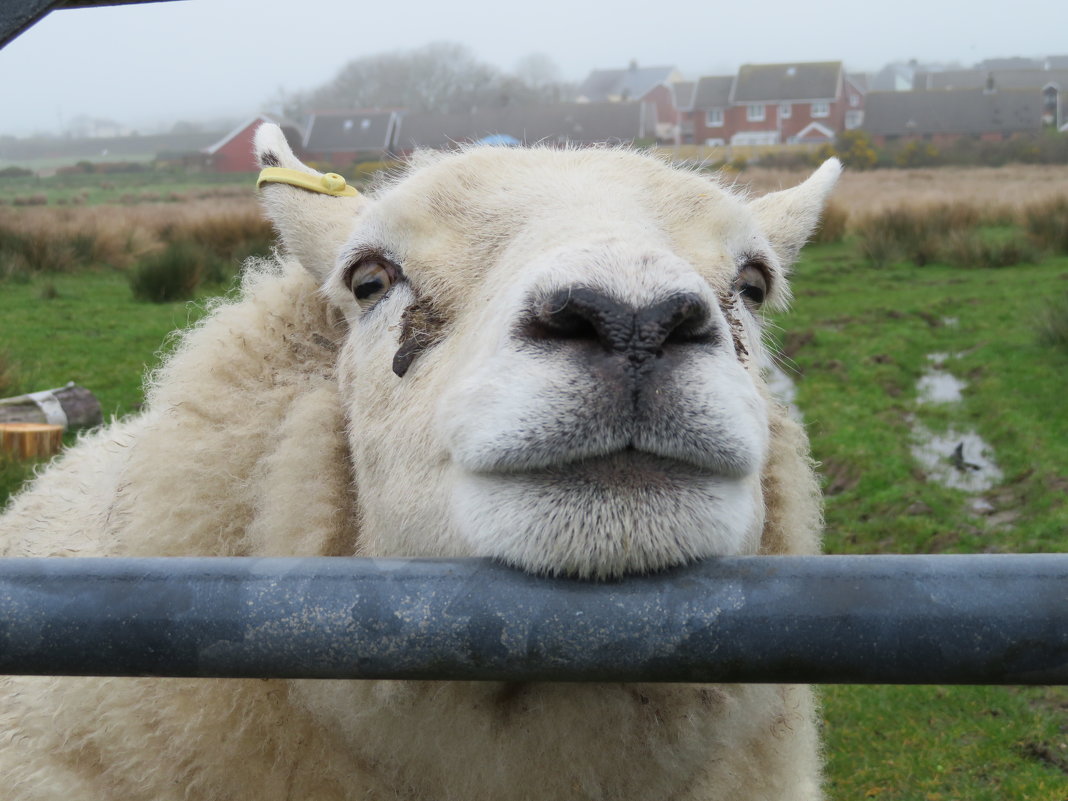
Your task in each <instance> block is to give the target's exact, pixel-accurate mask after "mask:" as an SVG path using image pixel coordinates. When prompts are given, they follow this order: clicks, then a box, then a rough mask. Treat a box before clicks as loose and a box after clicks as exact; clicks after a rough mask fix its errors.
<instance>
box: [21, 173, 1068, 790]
mask: <svg viewBox="0 0 1068 801" xmlns="http://www.w3.org/2000/svg"><path fill="white" fill-rule="evenodd" d="M798 178H799V175H798V174H796V173H793V174H785V173H770V172H761V171H756V170H746V171H745V172H744V173H742V174H741V176H740V178H739V180H740V182H752V183H753V185H754V186H755V187H758V188H759V189H760V191H763V189H766V188H769V187H777V186H778V185H780V184H781V185H788V184H792V183H796V181H797V180H798ZM1058 183H1059V184H1060V186H1058ZM235 185H237V184H235ZM0 187H2V185H0ZM1063 187H1068V168H1048V167H1043V168H1034V169H1031V168H1016V167H1009V168H1000V169H977V170H953V169H941V170H930V171H902V172H897V171H884V172H878V173H855V174H847V175H846V176H845V178H844V179H843V186H842V191H841V192H840V193H839V194H838V195H837V199H836V203H837V204H839V207H840V208H842V209H844V210H846V211H847V212H848V213H849V214H850V215H864V214H868V213H873V212H876V211H878V210H880V209H882V208H885V207H887V206H892V205H896V204H899V203H916V202H919V200H920V199H924V200H927V199H932V198H938V199H941V200H950V201H956V202H967V203H969V204H975V203H978V204H979V205H987V204H989V205H996V204H1002V203H1007V202H1008V203H1016V202H1021V201H1023V200H1024V199H1027V200H1031V199H1034V196H1035V194H1036V193H1038V194H1042V193H1049V194H1060V193H1062V192H1063V191H1064V189H1063ZM126 188H127V189H129V186H127V187H126ZM2 191H4V190H3V189H2V188H0V192H2ZM230 212H233V213H237V214H240V215H252V214H254V213H255V206H254V201H253V200H252V198H251V195H250V196H248V197H247V198H245V199H242V198H240V197H237V196H235V197H233V198H227V197H224V198H214V199H202V200H196V201H188V202H173V203H169V204H165V203H155V202H145V203H141V204H138V205H133V206H128V207H120V206H115V205H101V206H96V207H94V208H73V207H70V206H68V207H66V208H58V207H52V206H44V207H38V208H13V207H10V206H6V207H0V226H2V225H3V223H4V221H5V220H6V221H7V222H8V223H11V222H12V221H18V222H19V224H20V225H25V226H29V227H30V228H33V229H34V230H37V231H44V230H56V231H62V230H75V231H76V230H78V229H79V227H84V226H91V227H93V228H94V229H99V230H103V229H104V228H105V227H106V226H108V225H112V226H119V227H118V228H116V229H115V230H114V231H113V232H112V234H111V237H113V238H114V240H115V241H116V242H120V243H121V242H122V241H123V239H122V237H123V234H122V233H121V232H122V231H124V230H126V229H125V228H123V227H122V226H124V225H126V226H133V227H134V228H136V229H137V230H140V231H142V233H141V234H137V235H136V236H138V237H145V238H146V240H145V241H146V242H147V244H146V245H145V248H147V250H145V249H144V248H143V249H142V250H141V251H139V250H138V249H137V248H134V249H133V250H129V249H123V248H124V247H125V246H124V245H116V248H118V249H117V250H116V252H117V253H124V254H126V255H125V256H123V259H124V260H125V261H124V265H125V266H124V269H126V270H129V269H132V266H133V265H134V264H136V262H137V259H138V258H139V256H138V253H140V252H147V251H148V250H151V247H153V246H158V243H157V244H156V245H152V243H151V242H150V241H149V240H151V238H152V237H153V236H159V231H161V230H163V229H162V228H161V226H165V225H166V223H167V221H168V220H171V219H179V220H180V219H186V220H187V221H190V222H196V221H198V220H207V219H211V218H212V217H220V216H224V215H225V214H226V213H230ZM107 264H108V263H107V262H103V263H101V264H98V265H97V266H96V267H93V268H91V269H81V270H73V271H69V272H60V273H52V274H41V273H28V272H25V271H24V272H19V273H17V274H15V277H13V278H9V279H7V280H4V279H3V278H2V277H0V298H2V299H0V308H2V309H3V313H2V314H0V376H2V375H3V373H4V358H5V357H6V359H7V362H8V363H9V364H10V365H11V373H12V374H13V375H14V376H15V379H14V382H13V383H11V384H9V386H8V389H9V390H11V391H16V390H17V391H23V390H31V389H41V388H44V387H46V386H56V385H59V384H61V383H63V382H65V381H67V380H71V379H73V380H77V381H78V382H79V383H81V384H83V385H85V386H87V387H89V388H90V389H93V390H94V391H95V392H97V394H98V395H99V396H100V397H101V400H102V402H103V404H104V407H105V409H106V411H107V412H108V413H109V414H124V413H128V412H130V411H133V410H134V409H136V408H137V405H138V404H139V403H140V401H141V391H140V378H139V377H140V374H141V373H142V371H143V370H144V368H145V367H146V366H149V367H150V366H152V365H153V364H155V363H156V361H157V358H158V356H157V354H158V352H159V349H160V347H161V345H162V344H163V342H164V341H165V337H166V332H167V331H169V330H170V329H171V328H173V327H175V326H181V325H185V324H186V323H187V322H189V321H190V320H192V319H195V318H196V317H197V316H198V315H199V314H200V313H201V311H200V307H199V306H197V305H192V306H189V305H186V304H180V303H178V304H164V305H158V306H157V305H152V304H143V303H136V302H134V301H133V300H132V298H131V296H130V293H129V289H128V287H127V286H126V278H125V274H124V272H123V271H122V270H120V269H116V267H115V266H114V265H113V266H107ZM3 274H4V272H3V265H2V264H0V276H3ZM793 285H794V289H795V295H796V299H795V302H794V304H793V309H792V310H791V311H790V312H789V313H787V314H782V315H778V316H777V317H776V318H775V319H774V320H772V321H771V326H770V332H771V338H772V339H773V340H774V341H775V342H776V343H777V344H778V345H779V346H780V348H781V350H782V352H783V357H782V364H783V367H784V369H785V371H786V372H787V373H788V374H789V375H791V376H792V378H793V380H794V382H795V384H796V387H797V404H798V406H799V407H800V409H801V411H802V413H803V414H804V417H805V420H806V424H807V428H808V430H809V432H810V436H811V439H812V445H813V452H814V455H815V458H816V459H817V460H819V462H820V463H821V471H822V474H823V480H824V488H825V492H826V494H827V536H826V547H827V550H828V551H829V552H834V553H940V552H1024V551H1065V550H1068V414H1066V413H1065V408H1066V407H1065V400H1064V396H1065V388H1066V385H1065V376H1068V349H1066V348H1062V347H1057V346H1055V345H1051V344H1046V343H1043V342H1042V341H1041V340H1040V338H1039V336H1038V332H1037V328H1036V318H1038V317H1039V316H1040V314H1041V312H1042V310H1043V309H1045V308H1046V307H1047V305H1048V304H1049V303H1050V301H1051V300H1052V299H1056V298H1061V297H1064V298H1068V257H1065V256H1045V257H1043V258H1042V259H1041V260H1040V261H1039V262H1038V263H1036V264H1027V265H1016V266H1012V267H1005V268H1000V269H998V268H979V267H972V268H960V267H958V268H954V267H949V266H947V265H945V264H940V263H937V262H934V263H930V264H926V265H925V266H923V267H917V266H915V265H914V264H910V263H908V262H897V263H893V264H890V265H889V266H887V267H883V268H875V267H872V266H869V264H868V263H867V262H865V261H864V259H862V258H861V257H860V255H859V252H858V243H857V241H856V239H855V235H853V234H849V235H847V236H846V238H845V240H844V241H842V242H839V243H835V244H827V245H816V246H809V247H808V248H806V250H805V251H804V253H803V255H802V259H801V261H800V263H799V264H798V265H797V267H796V270H795V274H794V279H793ZM212 291H219V289H218V288H216V289H214V290H212ZM209 294H210V293H209ZM936 354H945V359H944V363H943V366H942V367H941V368H935V367H932V365H933V364H935V361H933V360H932V359H931V358H930V357H931V356H932V355H936ZM935 369H937V370H941V371H943V372H945V373H951V374H952V375H953V376H956V377H957V378H958V379H959V381H960V382H961V384H962V385H963V386H962V388H961V390H960V400H959V401H958V402H956V403H953V404H946V405H939V404H931V403H927V404H925V403H923V402H922V401H921V397H920V396H921V391H920V389H919V387H920V382H921V380H922V379H923V378H924V376H925V375H927V374H929V373H930V372H931V371H932V370H935ZM2 386H3V385H2V382H0V388H2ZM917 421H920V422H922V424H923V426H924V427H925V428H926V429H927V430H929V431H930V432H933V433H935V434H939V433H943V434H944V433H947V432H953V431H957V430H964V429H969V428H971V429H975V430H976V431H977V432H978V434H980V435H981V436H982V438H983V439H984V441H985V442H986V443H988V444H989V447H990V453H989V456H990V457H991V458H992V459H994V460H995V461H996V463H997V466H998V468H999V469H1000V471H1001V474H1002V478H1001V480H1000V481H998V482H997V483H996V485H995V486H993V487H991V488H990V489H988V490H982V491H976V492H965V491H962V490H959V489H950V488H947V487H945V486H941V485H939V484H937V483H933V482H931V481H929V480H927V477H926V476H925V472H924V470H923V469H922V468H921V467H920V466H919V464H918V463H917V461H916V459H915V458H914V456H913V454H912V447H913V445H914V444H915V437H916V433H915V431H916V425H915V424H916V422H917ZM25 474H26V469H25V468H22V467H12V466H11V465H10V464H7V465H6V466H4V465H3V464H2V463H0V504H2V503H3V497H4V495H5V493H6V491H7V490H10V489H12V488H14V487H15V486H17V484H18V482H19V481H20V480H21V479H22V477H23V476H25ZM5 482H6V483H5ZM980 501H981V502H980ZM822 695H823V698H824V712H823V717H824V722H825V726H824V728H825V736H826V741H827V757H828V777H829V787H828V793H829V799H831V801H855V800H856V799H872V798H875V799H879V800H880V801H1007V800H1008V799H1014V800H1015V799H1021V800H1026V801H1066V799H1068V690H1066V689H1063V688H1048V689H1045V688H1035V689H1022V688H990V687H960V688H952V687H895V686H889V687H881V686H877V687H827V688H824V689H823V691H822Z"/></svg>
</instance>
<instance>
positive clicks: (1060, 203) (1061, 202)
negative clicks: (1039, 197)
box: [1021, 197, 1068, 254]
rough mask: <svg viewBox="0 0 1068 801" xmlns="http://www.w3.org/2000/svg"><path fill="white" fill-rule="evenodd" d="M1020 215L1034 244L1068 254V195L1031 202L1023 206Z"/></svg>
mask: <svg viewBox="0 0 1068 801" xmlns="http://www.w3.org/2000/svg"><path fill="white" fill-rule="evenodd" d="M1021 216H1022V218H1023V225H1024V228H1025V229H1026V231H1027V233H1028V234H1029V235H1030V237H1031V240H1032V241H1033V242H1034V243H1035V245H1037V246H1038V247H1040V248H1042V249H1044V250H1049V251H1052V252H1054V253H1064V254H1068V197H1059V198H1053V199H1052V200H1046V201H1044V202H1041V203H1032V204H1031V205H1029V206H1027V207H1026V208H1024V210H1023V212H1022V214H1021Z"/></svg>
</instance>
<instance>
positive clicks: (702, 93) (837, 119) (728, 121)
mask: <svg viewBox="0 0 1068 801" xmlns="http://www.w3.org/2000/svg"><path fill="white" fill-rule="evenodd" d="M865 85H866V81H860V80H855V79H852V78H850V77H849V76H848V75H847V74H846V73H845V70H844V69H843V67H842V62H840V61H825V62H807V63H789V64H745V65H743V66H742V67H741V69H739V70H738V74H737V75H734V76H708V77H703V78H701V79H700V80H698V81H697V88H696V89H695V91H694V99H693V104H692V107H691V108H690V109H689V110H688V111H686V112H684V117H685V119H684V122H683V123H682V126H683V127H685V128H686V129H687V130H689V129H690V128H691V127H692V131H693V134H692V135H693V140H692V141H693V142H695V143H697V144H711V145H716V144H730V145H778V144H783V143H791V144H796V143H823V142H829V141H832V140H833V139H834V138H835V136H836V135H837V134H838V132H839V131H842V130H848V129H852V128H856V127H858V126H859V125H860V123H861V122H862V121H863V115H864V94H865V93H864V89H863V88H862V87H864V86H865Z"/></svg>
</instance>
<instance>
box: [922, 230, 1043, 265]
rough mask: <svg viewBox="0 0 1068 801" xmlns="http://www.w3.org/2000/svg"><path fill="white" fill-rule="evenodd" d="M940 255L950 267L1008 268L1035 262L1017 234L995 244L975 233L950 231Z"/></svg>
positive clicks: (1027, 246)
mask: <svg viewBox="0 0 1068 801" xmlns="http://www.w3.org/2000/svg"><path fill="white" fill-rule="evenodd" d="M942 251H943V259H944V260H945V262H946V263H947V264H949V265H950V266H953V267H1012V266H1013V265H1015V264H1033V263H1034V262H1035V261H1037V254H1036V252H1035V248H1034V247H1033V246H1032V245H1031V244H1030V242H1029V241H1028V240H1027V239H1026V238H1024V237H1022V236H1020V235H1017V234H1014V235H1012V236H1010V237H1008V238H1002V239H1000V240H999V239H997V238H996V237H993V236H990V235H984V233H983V232H982V231H978V230H958V231H951V232H950V234H949V236H947V237H946V240H945V243H944V245H943V248H942Z"/></svg>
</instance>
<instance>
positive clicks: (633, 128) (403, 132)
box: [392, 102, 659, 153]
mask: <svg viewBox="0 0 1068 801" xmlns="http://www.w3.org/2000/svg"><path fill="white" fill-rule="evenodd" d="M658 122H659V120H658V117H657V108H656V105H655V104H654V103H615V102H602V103H554V104H547V105H538V106H503V107H497V108H487V109H477V110H474V111H472V112H470V113H467V114H438V113H434V112H408V113H405V114H402V115H400V116H399V117H398V121H397V126H396V129H395V134H394V137H393V142H392V147H393V149H394V150H395V151H396V152H399V153H407V152H410V151H412V150H415V149H416V148H432V149H436V150H445V149H449V148H453V147H456V146H458V145H461V144H465V143H470V142H478V141H482V140H485V139H486V138H487V137H493V136H505V137H511V138H512V139H514V140H516V141H517V142H519V143H521V144H526V145H532V144H551V145H567V144H569V145H578V146H589V145H597V144H606V143H607V144H628V143H633V142H634V141H636V140H640V139H652V138H654V137H655V135H656V129H657V124H658Z"/></svg>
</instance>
